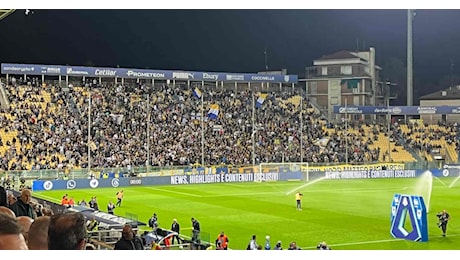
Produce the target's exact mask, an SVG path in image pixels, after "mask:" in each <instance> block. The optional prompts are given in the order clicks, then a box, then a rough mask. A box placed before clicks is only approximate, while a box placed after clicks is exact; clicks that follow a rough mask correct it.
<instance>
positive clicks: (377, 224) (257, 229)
mask: <svg viewBox="0 0 460 260" xmlns="http://www.w3.org/2000/svg"><path fill="white" fill-rule="evenodd" d="M3 11H4V13H5V14H8V15H9V14H10V13H8V11H7V10H3ZM7 19H8V18H7ZM2 22H3V21H2ZM376 52H377V50H376V49H375V48H373V47H370V48H368V49H366V50H362V51H348V50H342V51H339V52H334V53H329V54H324V55H322V56H321V57H318V58H317V59H316V60H314V61H312V63H313V66H309V67H306V68H305V74H304V75H296V74H289V73H287V71H285V70H280V71H262V72H246V73H242V72H214V71H192V70H170V69H161V68H159V69H140V68H129V67H128V68H122V67H119V66H113V67H99V66H83V65H79V64H77V65H66V64H55V65H50V64H35V63H24V62H17V63H6V62H2V63H1V84H0V106H1V108H0V136H1V138H0V177H1V182H0V187H1V189H0V196H1V197H0V206H1V207H0V209H1V211H0V230H1V232H0V238H1V237H2V236H3V235H5V234H8V235H12V234H14V235H17V241H16V240H15V242H10V244H9V245H10V246H11V245H14V246H16V245H17V246H18V248H8V247H2V246H4V244H2V242H0V249H20V247H21V246H22V247H24V246H26V247H28V248H29V249H38V248H40V243H39V242H40V241H41V242H42V245H41V246H43V247H44V249H74V250H76V249H87V250H89V249H97V250H118V249H143V250H151V249H152V250H153V249H157V250H247V249H251V250H278V249H283V250H322V249H324V250H327V249H333V250H453V249H458V244H459V243H460V224H459V222H458V221H456V216H458V215H460V207H459V203H458V201H459V200H460V181H459V179H460V164H459V163H458V162H459V149H460V147H459V146H458V144H459V127H460V126H459V125H458V121H459V119H460V117H458V113H459V111H460V109H459V108H460V96H459V95H458V93H460V92H458V89H460V87H455V86H454V87H453V88H452V87H450V88H447V89H446V90H443V91H437V92H435V93H432V94H428V95H426V96H423V97H421V98H420V105H419V106H415V105H413V104H408V105H407V106H397V105H391V103H390V102H394V100H395V99H397V97H396V96H394V95H393V94H394V93H393V85H394V84H393V83H392V82H390V81H388V80H386V79H385V80H384V79H382V78H380V76H379V75H380V73H381V70H382V68H381V67H380V66H379V65H378V64H377V63H376ZM377 61H378V60H377ZM408 73H409V76H412V75H410V70H408ZM408 88H409V87H408ZM438 92H439V93H438ZM451 216H452V217H451ZM39 220H40V221H39ZM42 220H43V221H47V222H46V223H47V224H46V229H45V234H46V235H45V236H43V235H42V234H41V233H39V232H38V231H35V230H36V229H38V228H39V227H38V226H39V225H40V223H42V222H43V221H42ZM35 223H37V224H35ZM2 226H4V227H5V226H11V227H16V226H17V227H18V228H17V229H14V228H10V229H5V230H2ZM36 226H37V227H36ZM48 226H49V228H48ZM29 228H30V229H29ZM26 230H28V231H26ZM8 232H9V233H8ZM15 232H16V233H15ZM21 232H22V233H21ZM5 237H6V236H5ZM5 239H6V238H5ZM0 240H3V239H0ZM5 241H6V240H5Z"/></svg>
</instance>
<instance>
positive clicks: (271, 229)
mask: <svg viewBox="0 0 460 260" xmlns="http://www.w3.org/2000/svg"><path fill="white" fill-rule="evenodd" d="M456 181H457V179H454V178H436V177H435V178H431V176H430V178H428V179H427V178H423V179H422V178H421V177H420V178H416V179H354V180H319V181H318V180H317V181H311V182H301V181H290V182H287V181H286V182H262V183H220V184H201V185H174V186H173V185H168V186H148V187H147V186H138V187H124V188H120V187H119V188H98V189H82V190H59V191H44V192H34V196H37V197H40V198H43V199H47V200H50V201H53V202H57V203H59V202H60V198H62V196H63V195H64V194H65V193H67V194H69V196H71V197H73V198H74V199H75V201H79V200H81V199H83V198H84V199H85V200H86V201H89V199H90V198H91V197H92V196H97V199H98V203H99V208H100V209H101V210H102V211H106V209H107V203H108V201H109V200H112V201H113V202H114V203H115V202H116V196H115V194H116V192H117V191H118V190H120V189H124V199H123V204H122V206H121V207H120V208H116V209H115V214H116V215H119V216H122V217H126V216H131V215H132V214H134V215H136V216H137V217H138V220H139V221H141V222H144V223H147V222H148V219H149V218H150V216H151V215H152V214H153V213H157V215H158V222H159V224H160V227H163V228H166V229H170V227H171V223H172V219H174V218H176V219H177V220H178V222H179V224H180V225H181V234H183V235H188V236H190V233H191V221H190V218H191V217H194V218H195V219H197V220H198V221H199V222H200V225H201V230H202V234H203V235H202V240H205V241H211V242H213V241H214V240H215V239H216V237H217V235H218V234H219V233H220V232H221V231H225V233H226V234H227V235H228V237H229V241H230V242H229V247H230V248H231V249H238V250H243V249H246V246H247V244H248V242H249V240H250V238H251V236H252V235H253V234H256V235H257V242H258V244H261V245H264V243H265V236H266V235H269V236H270V237H271V245H272V248H273V246H274V245H275V243H276V242H277V241H282V244H283V248H285V249H286V248H287V247H288V245H289V243H290V242H291V241H296V242H297V245H299V246H300V247H301V248H302V249H305V250H309V249H316V245H317V244H318V243H319V242H321V241H326V242H327V243H328V244H329V245H330V246H331V247H332V249H338V250H358V249H362V250H406V249H410V250H453V249H460V246H459V245H460V221H457V219H459V217H458V216H460V181H459V182H458V183H456ZM297 191H300V192H302V193H303V195H304V196H303V200H302V206H303V210H302V211H297V210H296V204H295V195H294V194H295V192H297ZM396 193H399V194H408V195H421V196H423V197H424V200H425V204H426V206H427V208H428V213H427V218H428V236H429V241H428V242H412V241H407V240H401V239H395V238H393V237H392V236H391V234H390V213H391V202H392V199H393V196H394V194H396ZM442 209H446V210H447V211H448V212H449V213H450V215H451V221H450V222H449V225H448V230H447V236H446V237H442V236H441V235H442V232H441V230H440V229H439V228H438V227H437V225H436V223H437V218H436V213H437V212H439V211H441V210H442ZM406 226H408V225H407V223H406V224H405V227H406Z"/></svg>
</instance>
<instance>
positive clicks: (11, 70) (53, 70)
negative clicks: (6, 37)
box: [1, 63, 298, 83]
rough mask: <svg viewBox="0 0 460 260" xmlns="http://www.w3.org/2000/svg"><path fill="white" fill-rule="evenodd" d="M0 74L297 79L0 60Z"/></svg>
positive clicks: (293, 78) (292, 79)
mask: <svg viewBox="0 0 460 260" xmlns="http://www.w3.org/2000/svg"><path fill="white" fill-rule="evenodd" d="M1 72H2V74H29V75H42V74H43V75H62V76H72V77H110V78H116V77H120V78H140V79H173V80H191V81H232V82H235V81H241V82H273V83H297V82H298V76H297V75H262V74H244V73H225V72H196V71H168V70H149V69H124V68H99V67H84V66H60V65H40V64H11V63H2V64H1Z"/></svg>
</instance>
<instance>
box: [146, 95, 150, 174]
mask: <svg viewBox="0 0 460 260" xmlns="http://www.w3.org/2000/svg"><path fill="white" fill-rule="evenodd" d="M149 91H150V89H148V90H147V102H146V103H147V124H146V125H147V163H146V164H147V165H146V166H147V176H148V174H149V173H150V92H149Z"/></svg>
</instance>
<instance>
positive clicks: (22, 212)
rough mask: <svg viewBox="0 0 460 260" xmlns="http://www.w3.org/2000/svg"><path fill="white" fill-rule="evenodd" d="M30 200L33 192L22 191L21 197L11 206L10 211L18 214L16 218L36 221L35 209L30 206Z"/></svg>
mask: <svg viewBox="0 0 460 260" xmlns="http://www.w3.org/2000/svg"><path fill="white" fill-rule="evenodd" d="M30 198H32V192H31V191H30V190H27V189H24V190H22V191H21V197H19V199H18V200H17V201H16V202H15V203H14V204H13V205H11V206H10V209H11V210H12V211H13V212H14V214H16V217H19V216H27V217H30V218H32V219H35V214H34V209H33V208H32V206H30Z"/></svg>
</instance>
